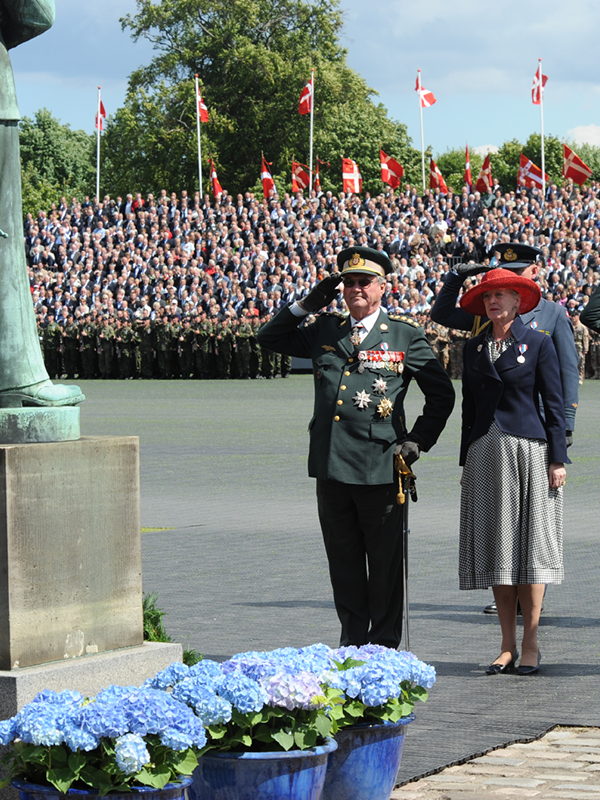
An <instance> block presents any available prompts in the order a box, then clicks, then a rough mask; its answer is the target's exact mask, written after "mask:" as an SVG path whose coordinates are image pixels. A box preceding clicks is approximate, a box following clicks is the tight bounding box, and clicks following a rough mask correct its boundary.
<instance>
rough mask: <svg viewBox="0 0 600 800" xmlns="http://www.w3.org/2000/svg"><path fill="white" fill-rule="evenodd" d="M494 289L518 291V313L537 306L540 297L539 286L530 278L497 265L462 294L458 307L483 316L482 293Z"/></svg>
mask: <svg viewBox="0 0 600 800" xmlns="http://www.w3.org/2000/svg"><path fill="white" fill-rule="evenodd" d="M494 289H512V291H513V292H518V293H519V295H520V296H521V308H520V309H519V314H526V313H527V312H528V311H531V310H532V309H533V308H535V307H536V306H537V304H538V303H539V302H540V300H541V297H542V293H541V291H540V287H539V286H538V285H537V283H534V282H533V281H532V280H531V279H530V278H523V277H522V276H521V275H515V273H514V272H511V270H509V269H502V268H501V267H498V268H497V269H491V270H490V271H489V272H486V273H485V275H484V276H483V278H482V279H481V283H479V284H478V285H477V286H474V287H473V288H472V289H469V291H468V292H465V293H464V294H463V296H462V297H461V299H460V307H461V308H464V310H465V311H468V312H469V313H470V314H477V315H478V316H480V317H485V306H484V305H483V295H484V294H485V292H490V291H493V290H494Z"/></svg>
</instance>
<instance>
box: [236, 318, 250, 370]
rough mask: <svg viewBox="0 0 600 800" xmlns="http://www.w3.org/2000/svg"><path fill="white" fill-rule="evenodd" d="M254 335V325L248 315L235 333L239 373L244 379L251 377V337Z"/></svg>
mask: <svg viewBox="0 0 600 800" xmlns="http://www.w3.org/2000/svg"><path fill="white" fill-rule="evenodd" d="M253 335H254V332H253V330H252V325H251V324H250V322H249V320H248V316H247V315H246V316H244V317H243V318H242V321H241V323H240V325H239V326H238V329H237V331H236V333H235V336H236V340H235V341H236V359H237V368H238V375H239V376H240V378H243V379H244V380H249V378H250V360H251V358H252V345H251V339H252V337H253Z"/></svg>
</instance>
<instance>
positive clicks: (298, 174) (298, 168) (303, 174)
mask: <svg viewBox="0 0 600 800" xmlns="http://www.w3.org/2000/svg"><path fill="white" fill-rule="evenodd" d="M309 184H310V177H309V175H308V167H307V166H306V164H299V163H298V162H297V161H292V192H300V191H302V190H303V189H308V187H309Z"/></svg>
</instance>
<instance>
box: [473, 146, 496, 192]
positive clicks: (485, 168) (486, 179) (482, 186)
mask: <svg viewBox="0 0 600 800" xmlns="http://www.w3.org/2000/svg"><path fill="white" fill-rule="evenodd" d="M475 188H476V189H477V191H478V192H480V193H481V194H491V192H492V166H491V164H490V154H489V153H488V154H487V156H486V157H485V160H484V162H483V165H482V167H481V171H480V173H479V177H478V178H477V183H476V184H475Z"/></svg>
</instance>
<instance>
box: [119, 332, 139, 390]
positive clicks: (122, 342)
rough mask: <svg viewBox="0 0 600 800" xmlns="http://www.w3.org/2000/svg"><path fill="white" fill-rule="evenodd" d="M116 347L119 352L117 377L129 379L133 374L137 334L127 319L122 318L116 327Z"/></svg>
mask: <svg viewBox="0 0 600 800" xmlns="http://www.w3.org/2000/svg"><path fill="white" fill-rule="evenodd" d="M116 333H117V337H116V342H117V349H118V352H119V377H120V378H121V380H130V379H131V378H133V377H134V375H135V349H136V346H137V343H138V341H139V340H138V335H137V333H136V332H135V331H134V330H133V328H132V326H131V324H130V323H129V321H128V320H123V321H122V322H121V323H120V324H118V327H117V331H116Z"/></svg>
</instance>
